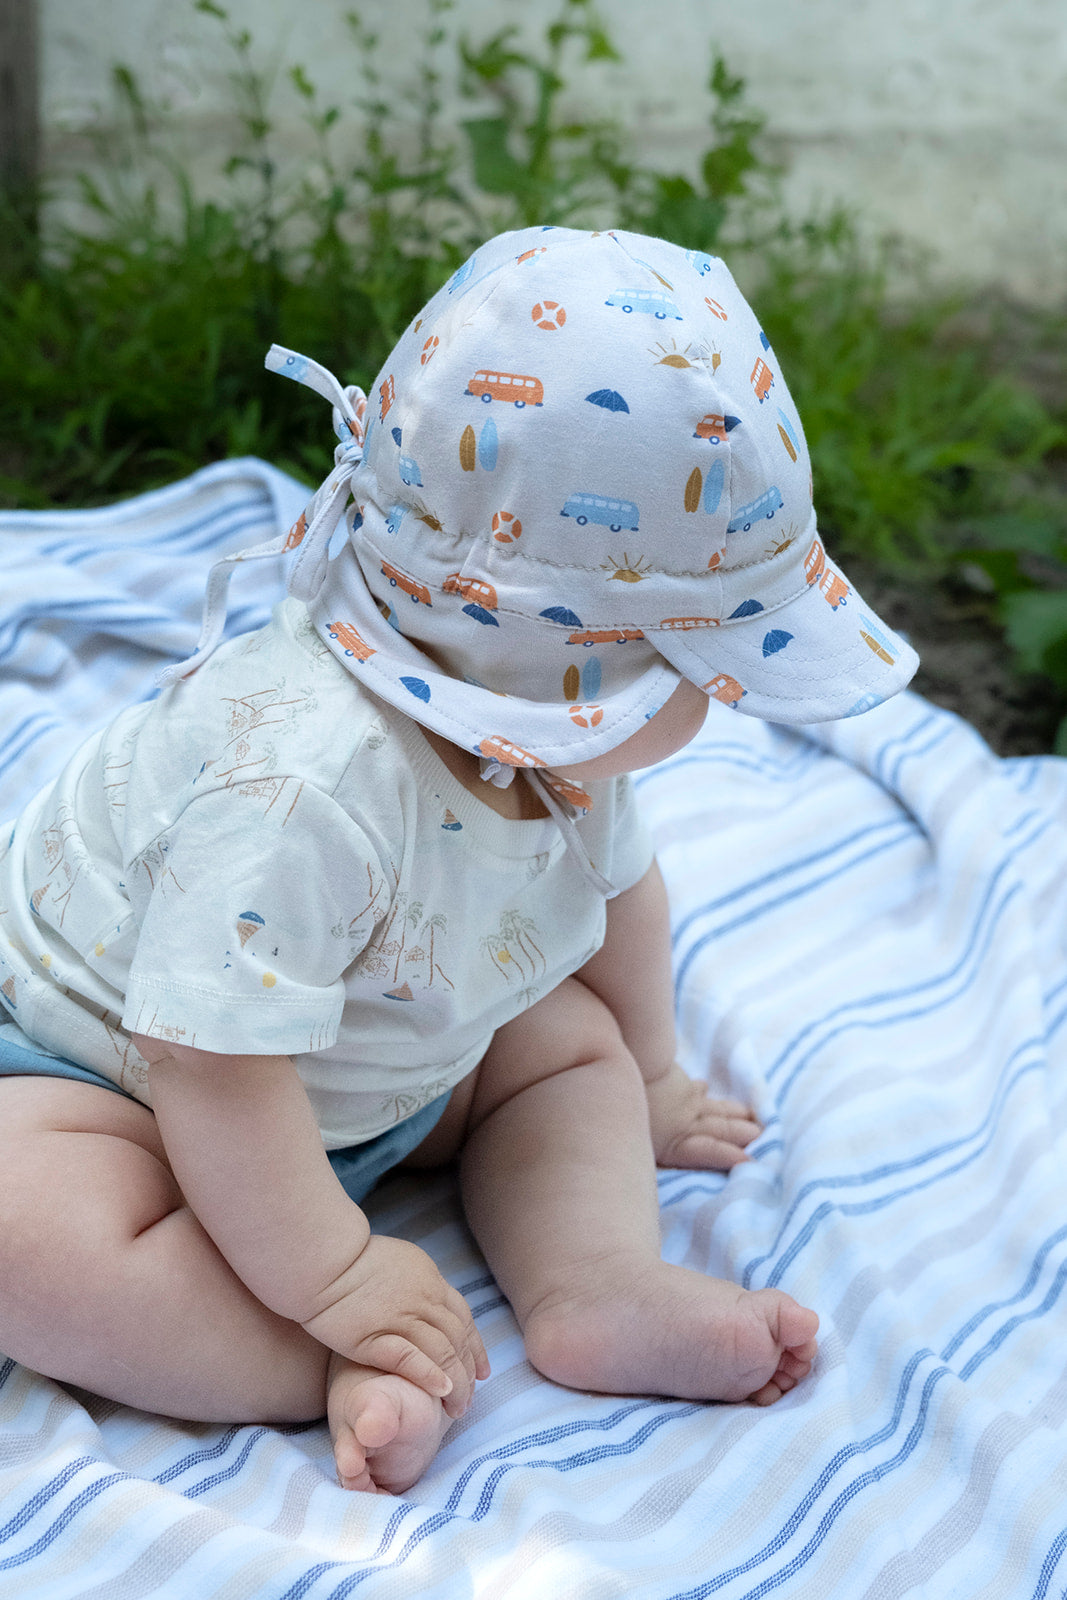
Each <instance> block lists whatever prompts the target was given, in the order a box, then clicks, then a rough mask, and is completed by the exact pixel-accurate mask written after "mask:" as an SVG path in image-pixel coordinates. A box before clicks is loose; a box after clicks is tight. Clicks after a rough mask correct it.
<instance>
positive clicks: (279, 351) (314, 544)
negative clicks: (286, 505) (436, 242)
mask: <svg viewBox="0 0 1067 1600" xmlns="http://www.w3.org/2000/svg"><path fill="white" fill-rule="evenodd" d="M263 364H264V366H265V367H266V368H267V370H268V372H277V373H280V374H281V376H282V377H285V378H292V379H293V380H294V382H296V383H303V384H306V385H307V387H308V388H309V389H314V390H315V392H316V394H321V395H322V397H323V399H324V400H329V401H331V402H332V404H333V428H334V432H335V433H336V435H337V438H338V444H337V446H336V448H335V450H334V453H333V456H334V467H333V471H332V472H331V473H330V475H329V477H328V478H327V479H326V481H325V482H324V483H323V484H322V486H321V488H319V489H318V490H317V491H316V492H315V494H314V495H313V496H312V498H311V500H310V501H309V502H308V505H307V508H306V510H305V511H304V512H302V514H301V515H300V516H299V517H298V518H297V520H296V522H295V523H294V524H293V526H292V527H291V528H290V529H288V531H287V532H286V533H283V534H280V535H279V536H278V537H277V538H276V539H270V540H268V542H267V543H266V544H257V545H252V546H251V547H250V548H249V549H247V550H237V551H235V552H234V553H233V555H229V556H224V557H223V558H222V560H221V561H216V562H215V564H214V566H213V567H212V568H211V571H210V572H209V574H208V580H207V588H206V591H205V594H204V610H203V615H202V620H201V628H200V638H199V640H198V641H197V646H196V649H195V651H194V652H193V654H192V655H191V656H188V657H186V659H185V660H184V661H177V662H175V663H174V664H173V665H172V666H169V667H166V668H164V670H163V671H162V672H161V673H160V674H159V676H158V677H157V679H156V682H157V683H158V684H159V686H160V687H161V688H166V687H168V685H170V684H172V683H177V682H178V681H179V679H181V678H187V677H189V675H190V674H191V673H193V672H195V671H196V669H197V667H200V666H202V665H203V664H204V662H205V661H206V660H207V659H208V657H209V656H210V655H211V654H212V653H213V652H214V651H215V650H216V649H217V648H218V645H219V643H220V641H221V639H222V635H223V632H224V631H225V628H226V601H227V591H228V589H229V586H230V578H231V577H232V576H233V569H234V567H235V566H236V565H237V564H238V563H239V562H242V561H262V560H265V559H267V558H268V557H271V556H280V555H284V554H285V553H286V551H289V550H299V552H300V553H299V555H298V556H297V557H296V559H295V560H294V562H293V565H292V567H291V568H290V570H289V575H288V578H287V580H286V587H287V588H288V590H289V593H290V594H291V595H294V596H295V597H296V599H298V600H304V601H308V600H312V599H313V598H314V597H315V595H316V594H318V592H319V589H320V588H321V587H322V580H323V578H324V577H325V576H326V568H327V566H328V564H329V546H330V540H331V538H332V537H333V533H334V530H335V528H336V527H337V524H338V523H339V522H340V520H341V516H342V514H343V512H344V510H345V507H346V506H347V504H348V502H349V500H350V499H351V496H352V474H353V473H354V472H355V470H356V468H357V467H358V466H359V463H360V461H361V460H362V459H363V431H364V430H363V420H364V416H365V414H366V409H367V397H366V395H365V394H364V393H363V390H362V389H358V388H356V386H355V385H354V384H353V385H350V386H349V387H348V388H343V387H342V386H341V384H340V382H339V381H338V380H337V378H335V377H334V375H333V373H332V372H330V371H329V370H328V369H327V368H326V367H323V366H320V365H319V363H318V362H317V361H312V360H311V359H310V357H308V356H302V355H300V354H298V352H297V351H295V350H287V349H286V348H285V346H284V345H280V344H272V345H271V347H270V349H269V350H268V352H267V355H266V358H265V360H264V363H263Z"/></svg>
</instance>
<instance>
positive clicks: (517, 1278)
mask: <svg viewBox="0 0 1067 1600" xmlns="http://www.w3.org/2000/svg"><path fill="white" fill-rule="evenodd" d="M468 1128H469V1132H468V1137H467V1141H466V1145H465V1147H464V1152H463V1157H462V1166H461V1171H462V1178H463V1193H464V1200H465V1204H466V1208H467V1213H468V1216H469V1218H470V1221H471V1226H472V1228H473V1229H474V1233H475V1235H476V1237H477V1239H478V1241H479V1243H480V1245H481V1247H482V1249H483V1250H484V1252H485V1255H486V1258H487V1260H488V1262H489V1264H490V1266H491V1267H492V1269H493V1271H494V1273H495V1275H496V1277H497V1280H498V1281H499V1283H500V1286H501V1288H502V1289H503V1291H504V1293H505V1294H506V1295H507V1297H508V1299H509V1300H510V1302H511V1304H512V1306H513V1308H514V1310H515V1313H516V1315H517V1317H518V1319H519V1322H520V1324H521V1325H522V1328H523V1333H524V1336H525V1340H526V1348H527V1353H528V1354H529V1356H530V1359H531V1361H532V1362H533V1363H534V1365H535V1366H537V1367H538V1368H539V1369H540V1370H541V1371H542V1372H544V1373H545V1374H546V1375H547V1376H548V1377H551V1378H554V1379H556V1380H557V1381H558V1382H561V1383H566V1384H569V1385H571V1386H573V1387H576V1388H589V1389H598V1390H602V1391H606V1392H610V1393H635V1392H636V1393H656V1394H668V1395H673V1396H677V1397H679V1398H692V1399H707V1400H741V1399H745V1398H752V1399H756V1400H758V1401H760V1402H762V1403H767V1402H769V1401H771V1400H775V1399H778V1398H779V1397H780V1395H781V1394H782V1393H784V1392H785V1390H787V1389H789V1388H792V1387H793V1385H794V1384H795V1383H796V1382H797V1381H798V1380H799V1379H800V1378H802V1377H804V1376H805V1375H806V1373H807V1372H808V1370H809V1368H810V1365H811V1361H812V1358H813V1356H814V1342H813V1341H814V1335H815V1330H816V1328H817V1326H818V1318H817V1317H816V1316H815V1314H814V1313H813V1312H811V1311H807V1310H805V1309H804V1308H803V1307H801V1306H799V1305H798V1304H797V1303H796V1301H795V1300H793V1299H792V1298H791V1297H790V1296H789V1295H785V1294H782V1293H780V1292H779V1291H778V1290H772V1289H765V1290H760V1291H757V1292H755V1293H750V1292H749V1291H747V1290H743V1289H740V1288H738V1287H737V1286H736V1285H735V1284H730V1283H724V1282H722V1281H720V1280H717V1279H714V1278H708V1277H705V1276H704V1275H703V1274H702V1273H698V1272H691V1271H689V1270H688V1269H686V1268H683V1267H676V1266H670V1265H668V1264H666V1263H665V1262H663V1261H662V1260H661V1257H660V1240H659V1207H658V1200H657V1194H656V1183H655V1163H654V1159H653V1154H652V1145H651V1140H650V1136H649V1129H648V1114H647V1109H646V1101H645V1095H644V1088H643V1085H642V1081H641V1077H640V1074H639V1072H638V1069H637V1065H636V1063H635V1062H634V1060H633V1058H632V1057H631V1056H630V1054H629V1052H628V1051H627V1050H626V1048H625V1046H624V1045H623V1042H622V1039H621V1037H620V1035H619V1032H618V1029H617V1027H616V1026H615V1022H614V1019H613V1018H612V1016H611V1013H610V1012H609V1011H608V1010H607V1008H606V1007H605V1006H604V1005H603V1003H602V1002H601V1001H600V1000H599V999H598V998H597V997H596V996H595V995H593V994H592V992H591V991H590V990H589V989H587V988H586V987H585V986H584V985H583V984H582V983H580V982H579V981H578V980H576V979H570V980H568V981H567V982H566V983H564V984H563V985H561V986H560V988H559V989H557V990H555V991H554V992H553V993H552V994H550V995H548V996H546V998H545V999H544V1000H541V1001H540V1002H538V1004H537V1005H535V1006H532V1007H531V1008H530V1010H529V1011H527V1012H525V1013H524V1014H523V1015H522V1016H520V1017H518V1018H516V1020H515V1021H514V1022H512V1023H509V1024H508V1025H507V1026H506V1027H505V1028H502V1029H500V1030H499V1032H498V1033H497V1035H496V1037H495V1039H494V1041H493V1045H492V1047H491V1049H490V1051H489V1053H488V1055H487V1056H486V1058H485V1060H484V1062H483V1063H482V1066H481V1068H480V1069H479V1073H478V1080H477V1084H476V1086H475V1089H474V1096H473V1100H472V1103H471V1107H470V1112H469V1121H468Z"/></svg>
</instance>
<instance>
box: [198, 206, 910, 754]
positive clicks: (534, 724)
mask: <svg viewBox="0 0 1067 1600" xmlns="http://www.w3.org/2000/svg"><path fill="white" fill-rule="evenodd" d="M268 365H269V366H272V367H273V368H274V369H275V370H278V371H282V372H288V373H289V375H290V376H293V377H296V378H298V379H300V380H301V381H304V382H307V383H310V384H311V385H312V386H313V387H315V388H317V389H318V390H319V391H320V392H321V393H323V394H324V395H328V396H329V397H330V398H332V399H333V400H334V402H335V415H334V421H335V428H336V430H337V432H338V436H339V438H340V439H341V444H340V445H339V446H338V450H337V466H336V467H335V471H334V473H333V474H331V476H330V478H329V479H328V480H327V481H326V483H325V484H324V485H323V488H322V489H321V490H320V491H319V493H318V495H317V496H316V498H315V500H314V501H313V502H312V505H311V507H309V510H308V513H307V514H306V515H305V516H304V517H302V518H301V519H300V521H299V522H298V523H297V525H296V527H295V528H294V529H293V530H292V531H291V533H290V535H289V541H288V542H289V544H290V545H296V544H300V543H301V542H303V543H304V548H303V549H301V550H300V553H299V557H298V560H297V563H296V566H295V567H294V571H293V574H292V576H291V579H290V587H291V589H292V590H293V592H295V593H298V594H300V595H301V596H302V597H303V598H305V599H306V600H307V602H308V606H309V611H310V615H311V617H312V620H313V622H314V624H315V626H316V628H317V629H318V631H319V632H320V634H321V636H322V637H323V639H324V640H325V641H326V643H327V644H328V645H329V647H330V648H331V649H332V650H333V651H334V653H335V654H336V655H337V656H338V658H339V659H340V660H342V661H343V662H344V664H345V665H346V667H348V668H349V670H351V671H352V672H353V674H354V675H356V676H357V677H359V678H360V679H361V681H363V682H364V683H365V684H366V686H367V687H368V688H369V689H370V690H371V691H373V692H374V693H375V694H378V695H380V696H381V697H382V698H384V699H385V700H386V701H388V702H390V703H391V704H393V705H395V706H397V707H398V708H399V709H401V710H402V711H404V712H406V713H408V714H409V715H411V716H412V717H414V718H416V719H417V720H418V721H420V722H421V723H423V724H424V725H425V726H427V727H429V728H432V729H434V730H435V731H437V732H438V733H441V734H443V735H444V736H445V737H446V738H448V739H450V740H452V741H453V742H455V743H457V744H460V745H462V746H464V747H465V748H467V749H470V750H473V751H476V752H477V753H478V754H479V755H480V756H482V758H483V760H485V761H486V762H488V763H490V764H492V765H495V764H497V763H500V764H501V766H502V767H503V768H504V769H505V772H502V773H501V774H500V776H505V775H510V774H509V773H506V769H508V768H510V769H515V768H519V767H548V768H551V767H553V766H556V765H559V766H563V765H567V764H569V763H573V762H578V761H583V760H586V759H588V758H590V757H593V756H596V755H599V754H602V753H603V752H605V751H607V750H610V749H613V748H614V747H616V746H617V745H619V744H621V743H622V742H623V741H624V740H625V739H626V738H628V737H629V736H630V735H631V734H632V733H634V732H635V731H636V730H637V729H638V728H639V727H640V726H641V725H642V723H643V722H644V721H645V719H646V718H648V717H650V716H652V715H654V714H655V712H656V711H657V710H658V709H659V707H660V706H661V705H662V704H663V703H664V701H665V700H666V699H667V698H668V697H669V695H670V694H671V692H672V691H673V689H674V688H675V687H676V685H677V683H678V681H679V678H680V677H686V678H688V679H690V680H691V681H692V682H693V683H695V684H697V685H698V686H699V687H700V688H701V689H703V690H704V691H705V692H706V693H707V694H709V695H711V696H713V697H714V698H716V699H718V700H720V701H723V702H724V703H726V704H728V705H730V706H733V707H735V708H736V709H737V710H738V711H740V712H742V713H745V714H748V715H752V716H757V717H762V718H766V719H768V720H772V721H779V722H789V723H803V722H817V721H823V720H827V719H831V718H836V717H843V716H851V715H855V714H856V713H858V712H862V711H865V710H867V709H868V708H869V707H871V706H874V705H877V704H878V703H879V702H880V701H882V700H884V699H886V698H887V697H888V696H889V695H892V694H894V693H896V692H897V691H898V690H899V689H901V688H903V687H904V685H905V684H906V683H907V682H908V680H909V679H910V678H911V676H912V674H913V672H914V671H915V668H916V666H917V665H918V660H917V657H916V655H915V653H914V651H913V650H912V649H911V648H910V646H909V645H907V644H906V643H905V642H904V641H903V640H901V639H900V638H898V637H897V636H896V635H895V634H894V633H893V632H892V631H891V630H890V629H889V628H888V627H886V626H885V624H884V623H882V622H881V621H879V619H878V618H877V616H876V615H875V614H874V612H873V611H872V610H871V609H870V607H869V606H867V605H866V604H865V603H864V601H863V600H862V599H861V597H860V596H859V594H858V593H857V592H856V591H855V589H854V588H853V587H852V586H851V585H850V584H849V582H848V580H847V578H846V577H845V576H844V574H843V573H842V572H841V571H840V569H839V568H838V567H837V566H836V565H835V564H834V563H833V562H832V561H831V560H830V559H829V557H828V556H827V553H826V551H825V549H824V546H823V544H822V541H821V540H820V538H819V535H818V532H817V527H816V518H815V513H814V510H813V506H812V482H811V469H810V465H809V461H808V454H807V448H806V446H805V443H804V435H803V430H802V428H801V424H800V420H799V418H798V416H797V413H796V410H795V408H794V406H793V402H792V400H791V398H790V395H789V392H788V390H787V388H786V386H785V381H784V379H783V377H782V374H781V371H780V368H779V365H778V361H777V358H776V357H775V355H774V352H773V350H772V349H771V347H770V345H769V343H768V341H767V339H766V337H765V335H764V334H763V332H762V330H761V329H760V326H759V323H758V321H757V320H756V317H755V316H754V314H753V312H752V310H751V308H750V307H749V306H748V304H747V303H746V301H745V299H744V297H743V296H742V295H741V293H740V291H739V290H738V288H737V286H736V284H735V283H734V281H733V278H732V277H731V275H730V273H729V271H728V270H727V268H726V266H725V265H724V263H723V262H722V261H721V260H719V259H718V258H716V257H713V256H709V255H705V254H702V253H699V252H694V251H687V250H683V249H681V248H679V247H678V246H676V245H672V244H668V243H666V242H664V241H663V240H659V239H653V238H648V237H645V236H642V235H637V234H631V233H625V232H621V231H619V230H610V231H607V232H601V233H588V232H579V231H577V230H573V229H566V228H530V229H524V230H521V231H518V232H513V233H506V234H502V235H499V236H498V237H497V238H495V239H492V240H490V241H489V242H488V243H487V244H486V245H484V246H482V247H481V248H480V249H479V250H478V251H476V252H475V254H474V255H473V256H472V257H471V258H470V259H469V260H468V261H467V262H465V263H464V265H463V266H462V267H461V268H460V269H459V271H458V272H456V273H455V274H454V276H453V277H452V278H451V279H450V280H449V282H448V283H447V284H445V285H444V287H443V288H442V289H441V290H440V291H439V292H438V293H437V294H436V295H435V296H434V297H433V299H432V300H431V301H430V302H429V304H428V305H427V306H426V308H425V309H424V310H423V312H422V313H421V314H420V315H419V316H418V317H417V318H416V319H415V320H414V321H413V322H412V323H411V325H410V326H409V327H408V329H407V330H406V331H405V333H404V334H403V336H402V337H401V339H400V340H399V342H398V344H397V345H396V347H395V349H394V350H393V352H392V354H391V355H390V357H389V359H388V360H387V362H386V364H385V366H384V367H383V368H382V370H381V372H380V373H379V374H378V376H377V378H376V379H375V381H374V385H373V388H372V391H371V394H370V396H369V399H368V400H367V402H366V407H365V411H364V406H363V397H362V395H361V394H360V393H359V391H356V390H351V389H350V390H347V391H342V390H341V388H340V385H339V384H337V382H336V380H335V379H333V377H332V375H330V374H329V373H327V372H325V370H324V369H322V368H320V367H318V366H317V364H316V363H314V362H309V361H307V360H306V359H305V358H304V357H300V356H297V355H295V354H294V353H293V352H288V351H284V350H280V349H278V348H277V347H275V349H274V350H273V351H272V352H271V355H270V356H269V357H268ZM361 450H362V457H361V459H360V451H361ZM349 487H350V489H351V495H352V497H353V503H352V504H351V505H349V507H348V510H347V513H346V526H347V531H348V537H347V540H345V541H344V542H343V544H342V545H341V547H340V549H336V548H335V549H334V555H333V559H331V560H329V561H327V559H326V545H327V543H328V541H329V540H330V536H331V534H332V533H333V531H334V528H335V526H336V523H337V520H338V517H339V516H340V513H341V509H342V506H343V505H344V502H345V500H346V499H347V490H348V488H349ZM334 544H335V546H336V541H334ZM250 553H251V552H250ZM204 653H205V652H203V651H202V652H201V653H200V654H199V655H198V656H197V657H194V658H193V662H190V663H187V664H185V666H184V667H182V668H179V669H177V671H178V672H181V671H184V670H188V669H189V667H191V666H192V665H193V663H194V662H195V661H197V660H199V659H202V657H203V654H204Z"/></svg>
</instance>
